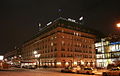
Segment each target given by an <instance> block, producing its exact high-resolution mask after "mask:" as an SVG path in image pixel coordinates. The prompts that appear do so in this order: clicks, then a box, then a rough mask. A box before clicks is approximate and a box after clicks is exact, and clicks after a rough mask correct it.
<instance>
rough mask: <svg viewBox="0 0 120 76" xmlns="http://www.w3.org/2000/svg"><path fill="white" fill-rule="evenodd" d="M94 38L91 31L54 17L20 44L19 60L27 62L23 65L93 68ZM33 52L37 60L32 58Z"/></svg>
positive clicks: (33, 56) (94, 59)
mask: <svg viewBox="0 0 120 76" xmlns="http://www.w3.org/2000/svg"><path fill="white" fill-rule="evenodd" d="M95 39H96V36H95V33H94V31H93V30H91V29H88V28H85V27H84V26H82V25H80V24H79V23H77V22H75V20H72V19H68V20H67V19H64V18H58V19H56V20H55V21H53V22H50V23H48V24H47V25H46V26H44V27H43V28H41V30H40V32H39V34H37V35H35V37H34V38H32V39H31V40H28V41H26V42H25V43H24V44H23V46H22V57H23V58H24V60H25V62H28V63H26V64H25V65H27V64H29V65H32V64H36V65H38V64H39V65H40V66H49V67H65V66H77V65H80V66H92V67H95V62H96V58H95V57H96V52H95V47H94V42H95ZM35 51H37V53H38V54H40V57H37V58H36V57H35V54H34V52H35ZM32 61H33V62H32Z"/></svg>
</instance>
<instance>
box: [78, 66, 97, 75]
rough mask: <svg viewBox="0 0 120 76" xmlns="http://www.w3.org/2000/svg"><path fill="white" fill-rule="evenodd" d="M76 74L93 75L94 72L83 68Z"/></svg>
mask: <svg viewBox="0 0 120 76" xmlns="http://www.w3.org/2000/svg"><path fill="white" fill-rule="evenodd" d="M77 73H83V74H92V75H93V74H95V71H94V70H93V68H89V67H85V68H83V69H80V70H78V71H77Z"/></svg>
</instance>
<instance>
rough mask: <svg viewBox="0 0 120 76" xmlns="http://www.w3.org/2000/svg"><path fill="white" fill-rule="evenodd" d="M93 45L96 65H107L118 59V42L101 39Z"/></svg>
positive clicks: (119, 48)
mask: <svg viewBox="0 0 120 76" xmlns="http://www.w3.org/2000/svg"><path fill="white" fill-rule="evenodd" d="M95 47H96V50H97V54H96V58H97V60H96V63H97V64H96V65H97V67H107V65H108V64H112V63H114V62H115V61H118V60H120V42H110V41H105V40H101V42H98V43H96V44H95Z"/></svg>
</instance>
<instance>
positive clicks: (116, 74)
mask: <svg viewBox="0 0 120 76" xmlns="http://www.w3.org/2000/svg"><path fill="white" fill-rule="evenodd" d="M102 75H103V76H120V67H114V68H112V69H111V70H109V71H107V72H103V73H102Z"/></svg>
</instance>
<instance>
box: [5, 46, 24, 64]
mask: <svg viewBox="0 0 120 76" xmlns="http://www.w3.org/2000/svg"><path fill="white" fill-rule="evenodd" d="M21 60H22V59H21V48H15V49H13V50H11V51H8V52H6V53H5V54H4V61H5V62H7V63H8V64H12V65H20V62H21Z"/></svg>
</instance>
